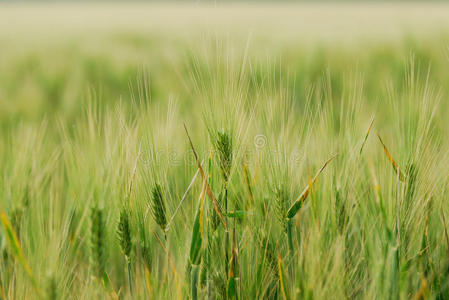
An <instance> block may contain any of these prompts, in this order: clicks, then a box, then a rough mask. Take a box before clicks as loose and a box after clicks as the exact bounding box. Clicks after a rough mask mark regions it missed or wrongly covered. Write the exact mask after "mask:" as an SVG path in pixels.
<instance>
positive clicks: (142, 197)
mask: <svg viewBox="0 0 449 300" xmlns="http://www.w3.org/2000/svg"><path fill="white" fill-rule="evenodd" d="M248 22H252V21H251V19H248ZM119 23H120V24H121V22H119ZM145 28H146V27H145ZM145 28H142V30H144V29H145ZM125 29H126V28H123V32H122V31H121V30H118V31H107V30H106V29H104V30H106V31H107V32H108V33H105V32H97V31H92V33H86V34H80V35H79V36H74V35H70V34H69V33H67V36H66V35H65V34H64V35H63V36H64V37H65V38H61V39H60V38H56V36H55V37H50V36H49V39H48V40H45V43H42V42H41V41H38V39H31V34H30V35H29V37H26V36H25V35H20V34H17V38H16V37H14V40H12V39H8V38H7V36H6V35H5V34H3V35H2V34H0V45H1V47H0V65H1V72H0V170H1V172H0V209H1V211H2V214H1V221H2V226H1V227H2V228H1V230H0V298H2V299H3V298H5V299H36V298H40V299H42V298H48V299H56V298H57V299H105V298H108V299H109V298H113V299H116V298H118V297H119V298H120V299H179V298H183V297H184V298H185V295H190V296H191V297H192V299H226V298H228V299H236V298H240V299H282V298H285V299H388V298H394V299H407V298H416V299H418V298H428V299H446V297H447V296H446V295H447V294H448V291H449V284H448V282H449V238H447V237H446V236H447V232H446V231H447V229H446V228H447V224H446V223H445V222H446V221H444V216H448V215H449V208H448V206H447V194H448V192H449V179H448V176H447V171H448V169H449V159H448V156H447V149H448V148H449V139H448V136H449V134H448V132H449V119H448V118H447V117H446V115H447V114H448V113H449V105H448V103H447V101H445V100H446V99H447V98H448V97H449V86H448V85H447V82H448V73H447V70H448V65H449V62H448V60H447V57H446V56H447V49H446V48H445V47H446V46H447V41H449V38H448V36H447V34H445V33H443V32H442V33H441V34H439V35H438V36H437V35H436V34H430V33H429V35H427V36H426V37H420V36H414V35H410V36H409V37H407V38H398V39H396V40H395V42H394V43H393V42H391V41H389V40H381V39H380V40H379V41H377V40H376V43H374V42H373V43H368V42H367V43H365V42H364V43H357V42H355V43H350V44H345V43H344V42H343V41H339V44H338V45H337V44H334V43H332V42H330V41H328V42H325V43H324V42H323V43H322V44H320V45H318V44H316V43H313V42H309V41H308V40H307V39H306V40H302V39H299V38H285V37H281V36H278V35H277V33H278V32H275V33H276V37H275V35H273V34H272V32H271V31H270V30H268V31H267V32H265V33H264V36H265V38H261V37H260V36H254V39H251V41H250V42H248V41H247V39H246V38H245V39H243V40H244V41H243V40H241V39H240V38H239V37H238V35H235V36H234V31H232V32H231V33H232V34H230V36H229V38H225V37H224V36H223V35H221V33H218V32H217V33H216V35H214V36H213V38H210V39H209V38H204V37H202V38H199V37H198V36H197V35H195V34H193V33H192V35H186V37H187V36H188V39H189V40H187V38H185V39H184V38H181V37H180V36H175V35H174V33H173V35H172V34H171V33H170V34H169V33H165V32H164V34H162V33H161V34H156V33H155V32H146V31H145V32H143V31H142V32H132V33H131V32H127V31H126V30H125ZM61 30H63V31H64V30H66V29H63V28H61ZM145 30H146V29H145ZM148 30H150V29H149V28H148ZM151 30H153V29H151ZM154 30H156V29H154ZM158 30H159V29H158ZM167 30H169V29H167ZM230 30H231V29H230ZM232 30H233V29H232ZM0 31H2V30H0ZM3 31H4V30H3ZM119 31H120V32H119ZM241 32H243V31H241ZM290 33H291V32H290ZM295 34H296V33H295ZM36 36H40V35H37V34H36ZM285 36H288V37H293V35H291V34H289V32H285ZM27 39H30V40H28V42H30V43H31V42H33V46H32V47H31V46H30V45H27V44H26V43H25V40H27ZM280 39H283V40H282V42H277V41H279V40H280ZM21 42H23V43H24V44H23V45H22V44H20V43H21ZM47 42H48V43H47ZM49 45H51V47H50V46H49ZM410 53H412V54H410ZM413 53H414V54H413ZM275 57H276V58H282V59H279V60H278V59H274V58H275ZM142 65H145V66H146V67H145V69H144V70H140V69H142V67H141V66H142ZM429 66H431V68H429ZM183 123H185V124H186V127H187V128H188V129H189V135H190V137H191V138H192V141H193V144H194V146H195V150H196V153H197V155H198V161H199V163H201V164H202V168H203V172H204V173H205V174H204V175H205V176H204V177H205V178H207V182H208V184H209V187H210V190H209V189H206V190H203V195H202V196H203V198H201V197H200V200H199V201H197V195H201V192H202V188H203V184H204V181H203V180H204V178H202V176H200V175H199V174H198V176H197V177H196V179H195V180H193V182H192V178H193V177H194V174H195V173H196V172H197V170H198V164H197V163H198V162H197V161H196V159H195V157H193V154H192V147H191V145H190V142H189V140H188V139H187V137H186V135H185V132H184V131H183ZM376 134H378V136H379V137H382V138H381V140H380V139H378V138H377V137H376ZM380 141H381V142H380ZM211 151H212V154H210V153H211ZM336 153H338V156H337V157H335V159H334V160H333V161H332V163H330V160H331V159H332V158H333V157H334V156H333V155H335V154H336ZM331 157H332V158H331ZM330 158H331V159H330ZM326 160H327V161H326ZM323 162H326V163H324V164H323ZM392 165H393V169H392V167H391V166H392ZM320 167H321V169H320ZM324 168H326V169H325V170H324V171H323V169H324ZM200 178H201V179H200ZM191 182H192V185H191V187H190V188H189V189H188V186H189V185H190V183H191ZM184 195H185V197H184ZM210 195H213V196H215V197H216V203H215V202H212V201H211V196H210ZM181 199H182V200H183V201H181ZM124 200H126V205H124ZM217 211H221V212H222V217H223V219H224V220H225V221H226V223H227V226H226V227H227V228H225V226H221V224H224V222H223V220H221V219H220V216H219V215H218V214H217ZM3 212H4V213H3ZM171 212H174V213H173V214H172V213H171ZM112 237H115V238H112ZM231 249H232V251H231ZM124 257H125V258H126V259H124ZM186 264H187V272H183V271H184V270H186ZM226 270H227V271H228V272H226ZM126 271H127V273H126ZM46 274H51V276H50V275H49V276H47V275H46Z"/></svg>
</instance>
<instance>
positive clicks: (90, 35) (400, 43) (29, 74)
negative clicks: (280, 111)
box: [0, 1, 449, 126]
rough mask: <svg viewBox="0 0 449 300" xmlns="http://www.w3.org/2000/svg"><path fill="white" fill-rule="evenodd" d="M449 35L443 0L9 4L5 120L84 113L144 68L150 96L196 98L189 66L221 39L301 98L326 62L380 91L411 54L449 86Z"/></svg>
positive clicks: (2, 61)
mask: <svg viewBox="0 0 449 300" xmlns="http://www.w3.org/2000/svg"><path fill="white" fill-rule="evenodd" d="M448 37H449V4H447V3H445V2H444V1H431V2H429V1H420V2H418V1H417V2H403V1H395V2H382V1H381V2H369V1H344V2H341V1H302V2H293V1H280V2H278V1H263V2H257V1H246V2H242V1H219V2H213V1H197V2H188V1H177V2H173V1H166V2H144V1H141V2H127V1H112V2H109V1H97V2H88V1H85V2H78V1H76V2H75V1H51V2H36V1H20V2H15V1H2V2H0V123H1V126H14V124H17V122H19V121H20V120H27V121H33V120H35V121H39V120H41V119H42V117H43V116H46V117H47V118H52V117H53V116H54V115H55V113H63V114H64V115H65V117H66V118H67V119H69V120H70V119H71V118H76V117H77V116H78V115H79V113H80V112H81V111H82V110H83V103H84V101H85V100H86V99H87V98H88V95H89V93H90V92H91V91H95V92H96V94H97V95H98V97H99V99H100V103H104V104H106V103H115V102H117V101H120V100H123V101H124V102H125V103H126V100H129V99H130V97H131V93H130V86H133V85H134V86H135V85H136V83H137V79H138V78H139V73H142V72H147V73H148V74H149V75H150V76H149V78H150V79H149V80H150V82H151V94H152V99H153V100H154V101H165V100H166V99H167V98H168V97H170V95H172V96H173V95H174V96H176V97H181V98H182V97H186V98H188V96H187V95H188V94H189V93H188V90H187V88H186V85H185V84H181V83H182V82H183V78H186V75H187V74H183V72H189V71H187V69H188V68H186V64H188V63H189V61H192V60H196V61H197V63H198V62H199V63H201V62H202V63H205V64H207V59H208V55H207V54H206V52H208V50H207V49H206V48H210V47H212V48H214V47H215V48H216V46H217V43H218V42H219V43H220V45H221V46H219V47H221V48H222V49H221V50H217V49H216V50H217V51H221V52H226V53H228V54H229V53H234V54H235V55H245V53H246V54H247V55H248V54H249V56H250V57H252V58H255V59H260V60H262V61H264V60H265V61H266V60H270V61H273V62H272V63H273V65H276V66H278V67H279V69H280V70H281V71H280V72H282V73H285V75H286V74H288V77H289V78H290V79H289V82H291V87H290V89H291V90H292V93H295V94H296V95H297V96H298V98H301V97H304V93H305V87H307V86H310V84H315V83H316V82H317V81H319V80H320V78H321V77H322V76H323V74H326V73H328V72H329V71H330V72H329V74H330V75H329V76H330V77H331V82H332V84H335V86H333V87H332V88H333V89H334V91H335V92H336V93H338V91H339V90H341V86H340V85H339V82H340V83H341V82H342V80H343V77H344V74H347V73H348V72H353V71H357V70H359V71H361V72H363V76H364V78H365V81H364V82H365V88H366V91H367V94H368V95H369V98H376V97H377V96H378V93H379V91H380V90H381V89H382V88H383V85H385V83H386V82H390V83H393V84H396V85H397V83H399V82H401V80H402V79H403V77H404V72H405V71H404V70H405V69H404V66H405V65H406V64H407V60H408V59H409V58H410V55H413V57H414V59H415V60H416V61H417V65H421V67H422V68H423V69H426V68H428V67H429V66H431V68H432V72H431V79H432V80H433V81H434V82H436V83H440V85H439V86H441V87H442V88H443V89H449V87H448V85H447V84H444V83H445V82H446V83H447V79H448V78H447V74H446V70H447V67H448V65H447V54H448V52H447V47H448V46H447V45H448ZM203 54H204V55H203ZM209 54H210V52H209ZM423 73H424V74H426V72H423ZM187 77H188V76H187ZM181 102H183V101H181Z"/></svg>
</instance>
